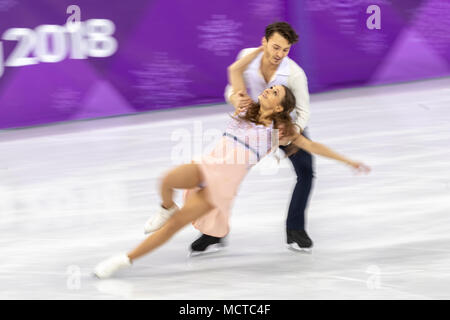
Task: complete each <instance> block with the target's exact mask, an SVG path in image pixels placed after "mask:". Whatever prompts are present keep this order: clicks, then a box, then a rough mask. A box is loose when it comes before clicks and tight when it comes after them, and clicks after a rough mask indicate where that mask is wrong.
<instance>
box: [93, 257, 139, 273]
mask: <svg viewBox="0 0 450 320" xmlns="http://www.w3.org/2000/svg"><path fill="white" fill-rule="evenodd" d="M130 266H131V261H130V258H128V256H127V255H126V254H120V255H117V256H113V257H111V258H109V259H107V260H105V261H102V262H100V263H99V264H98V265H97V266H96V267H95V269H94V275H95V276H96V277H97V278H100V279H106V278H109V277H110V276H112V275H113V274H114V273H116V272H117V271H119V270H120V269H124V268H128V267H130Z"/></svg>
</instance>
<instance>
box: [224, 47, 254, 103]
mask: <svg viewBox="0 0 450 320" xmlns="http://www.w3.org/2000/svg"><path fill="white" fill-rule="evenodd" d="M248 50H251V48H250V49H242V50H241V51H239V53H238V55H237V57H236V60H239V59H240V58H242V57H243V56H244V55H246V54H247V53H248ZM233 93H234V92H233V88H232V87H231V85H230V84H227V86H226V87H225V93H224V96H225V101H226V102H227V103H229V104H231V102H230V97H231V95H232V94H233Z"/></svg>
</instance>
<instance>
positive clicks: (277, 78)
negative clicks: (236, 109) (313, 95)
mask: <svg viewBox="0 0 450 320" xmlns="http://www.w3.org/2000/svg"><path fill="white" fill-rule="evenodd" d="M253 50H256V48H246V49H243V50H241V52H239V54H238V56H237V58H236V60H239V59H240V58H242V57H243V56H245V55H247V54H248V53H250V52H252V51H253ZM262 56H263V52H261V53H260V54H259V55H258V56H257V57H256V58H255V59H254V60H253V61H252V62H251V63H250V64H249V65H248V67H247V69H246V70H245V71H244V81H245V86H246V88H247V93H248V95H249V96H250V98H252V100H253V101H258V96H259V95H260V94H261V93H262V92H263V91H264V90H265V89H267V88H270V87H272V86H274V85H285V86H286V87H288V88H289V89H291V91H292V93H293V94H294V96H295V100H296V106H295V109H294V111H293V113H292V117H293V119H294V121H295V124H296V125H297V126H298V127H300V128H301V129H302V131H303V130H304V129H305V128H306V125H307V123H308V120H309V92H308V80H307V78H306V75H305V72H304V71H303V69H302V68H300V66H299V65H298V64H297V63H295V62H294V61H293V60H292V59H290V58H289V57H284V58H283V60H282V61H281V63H280V65H279V66H278V69H277V71H276V72H275V74H274V75H273V76H272V79H270V81H269V83H266V81H265V80H264V77H263V75H262V74H261V71H260V66H261V60H262ZM232 94H233V89H232V88H231V85H227V86H226V88H225V100H226V101H227V102H228V103H230V97H231V95H232Z"/></svg>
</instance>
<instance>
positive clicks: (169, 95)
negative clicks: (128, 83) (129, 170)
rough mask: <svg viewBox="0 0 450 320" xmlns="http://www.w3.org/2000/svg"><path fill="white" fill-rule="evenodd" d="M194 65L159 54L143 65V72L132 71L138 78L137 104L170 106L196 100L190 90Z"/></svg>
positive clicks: (136, 86) (165, 53)
mask: <svg viewBox="0 0 450 320" xmlns="http://www.w3.org/2000/svg"><path fill="white" fill-rule="evenodd" d="M193 67H194V66H193V65H187V64H182V63H181V62H180V61H179V60H176V59H171V58H170V57H169V55H168V53H167V52H157V53H155V54H154V55H153V59H152V60H151V61H150V62H147V63H145V64H143V65H142V70H140V71H132V73H133V74H134V75H135V76H136V77H137V85H135V86H134V87H135V88H137V89H138V91H139V94H138V96H137V97H136V100H135V102H136V103H139V104H146V105H148V106H168V105H173V104H175V103H177V102H182V101H183V100H184V99H188V98H189V99H190V98H194V97H195V96H194V95H193V94H191V93H190V92H189V90H188V84H189V83H191V82H192V80H190V79H189V78H190V77H189V72H190V71H191V70H192V69H193Z"/></svg>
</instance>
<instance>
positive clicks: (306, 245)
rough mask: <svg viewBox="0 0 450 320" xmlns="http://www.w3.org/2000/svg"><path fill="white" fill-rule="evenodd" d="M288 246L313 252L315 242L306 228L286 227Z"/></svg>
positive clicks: (296, 249)
mask: <svg viewBox="0 0 450 320" xmlns="http://www.w3.org/2000/svg"><path fill="white" fill-rule="evenodd" d="M286 235H287V244H288V248H289V249H292V250H295V251H302V252H307V253H311V249H312V247H313V242H312V240H311V238H310V237H309V236H308V234H307V233H306V231H305V230H290V229H286Z"/></svg>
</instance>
